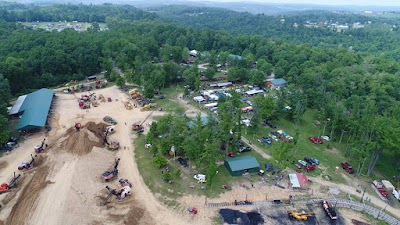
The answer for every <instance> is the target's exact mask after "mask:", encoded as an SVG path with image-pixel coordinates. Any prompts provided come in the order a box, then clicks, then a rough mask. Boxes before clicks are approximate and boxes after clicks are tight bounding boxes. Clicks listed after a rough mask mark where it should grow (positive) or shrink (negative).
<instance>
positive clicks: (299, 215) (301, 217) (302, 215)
mask: <svg viewBox="0 0 400 225" xmlns="http://www.w3.org/2000/svg"><path fill="white" fill-rule="evenodd" d="M313 216H315V214H314V213H312V212H305V211H301V212H296V211H291V212H289V218H294V219H296V220H307V219H308V218H309V217H313Z"/></svg>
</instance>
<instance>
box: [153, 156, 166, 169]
mask: <svg viewBox="0 0 400 225" xmlns="http://www.w3.org/2000/svg"><path fill="white" fill-rule="evenodd" d="M153 162H154V164H155V165H156V167H157V168H159V169H161V168H162V167H164V166H166V165H167V163H168V161H167V159H166V158H164V157H162V156H161V155H158V154H157V155H156V156H155V157H154V159H153Z"/></svg>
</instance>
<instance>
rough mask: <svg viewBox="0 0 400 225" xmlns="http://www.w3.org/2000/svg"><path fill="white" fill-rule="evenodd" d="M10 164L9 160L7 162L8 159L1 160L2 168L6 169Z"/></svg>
mask: <svg viewBox="0 0 400 225" xmlns="http://www.w3.org/2000/svg"><path fill="white" fill-rule="evenodd" d="M7 166H8V162H6V161H1V162H0V169H4V168H6V167H7Z"/></svg>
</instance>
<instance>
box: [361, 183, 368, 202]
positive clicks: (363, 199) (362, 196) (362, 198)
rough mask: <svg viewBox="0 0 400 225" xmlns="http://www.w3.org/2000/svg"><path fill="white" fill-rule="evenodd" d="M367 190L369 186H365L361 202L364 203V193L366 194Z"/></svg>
mask: <svg viewBox="0 0 400 225" xmlns="http://www.w3.org/2000/svg"><path fill="white" fill-rule="evenodd" d="M366 190H367V187H365V188H364V191H363V194H362V196H361V201H360V202H361V203H362V202H363V200H364V194H365V191H366Z"/></svg>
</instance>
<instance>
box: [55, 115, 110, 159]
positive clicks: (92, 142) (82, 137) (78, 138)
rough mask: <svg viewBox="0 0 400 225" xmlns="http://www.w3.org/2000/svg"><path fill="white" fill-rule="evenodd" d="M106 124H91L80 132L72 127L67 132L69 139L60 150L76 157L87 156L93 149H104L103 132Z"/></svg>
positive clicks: (62, 144)
mask: <svg viewBox="0 0 400 225" xmlns="http://www.w3.org/2000/svg"><path fill="white" fill-rule="evenodd" d="M105 126H106V124H104V123H98V124H96V123H94V122H89V123H87V124H86V125H85V126H83V128H81V130H80V131H76V130H75V128H73V127H71V128H69V129H68V130H67V133H66V136H67V138H66V139H65V140H64V141H63V142H62V143H61V147H60V150H63V151H66V152H68V153H71V154H76V155H86V154H88V153H90V152H91V151H92V149H93V147H103V143H102V139H103V138H102V136H101V133H102V130H103V129H104V127H105Z"/></svg>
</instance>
